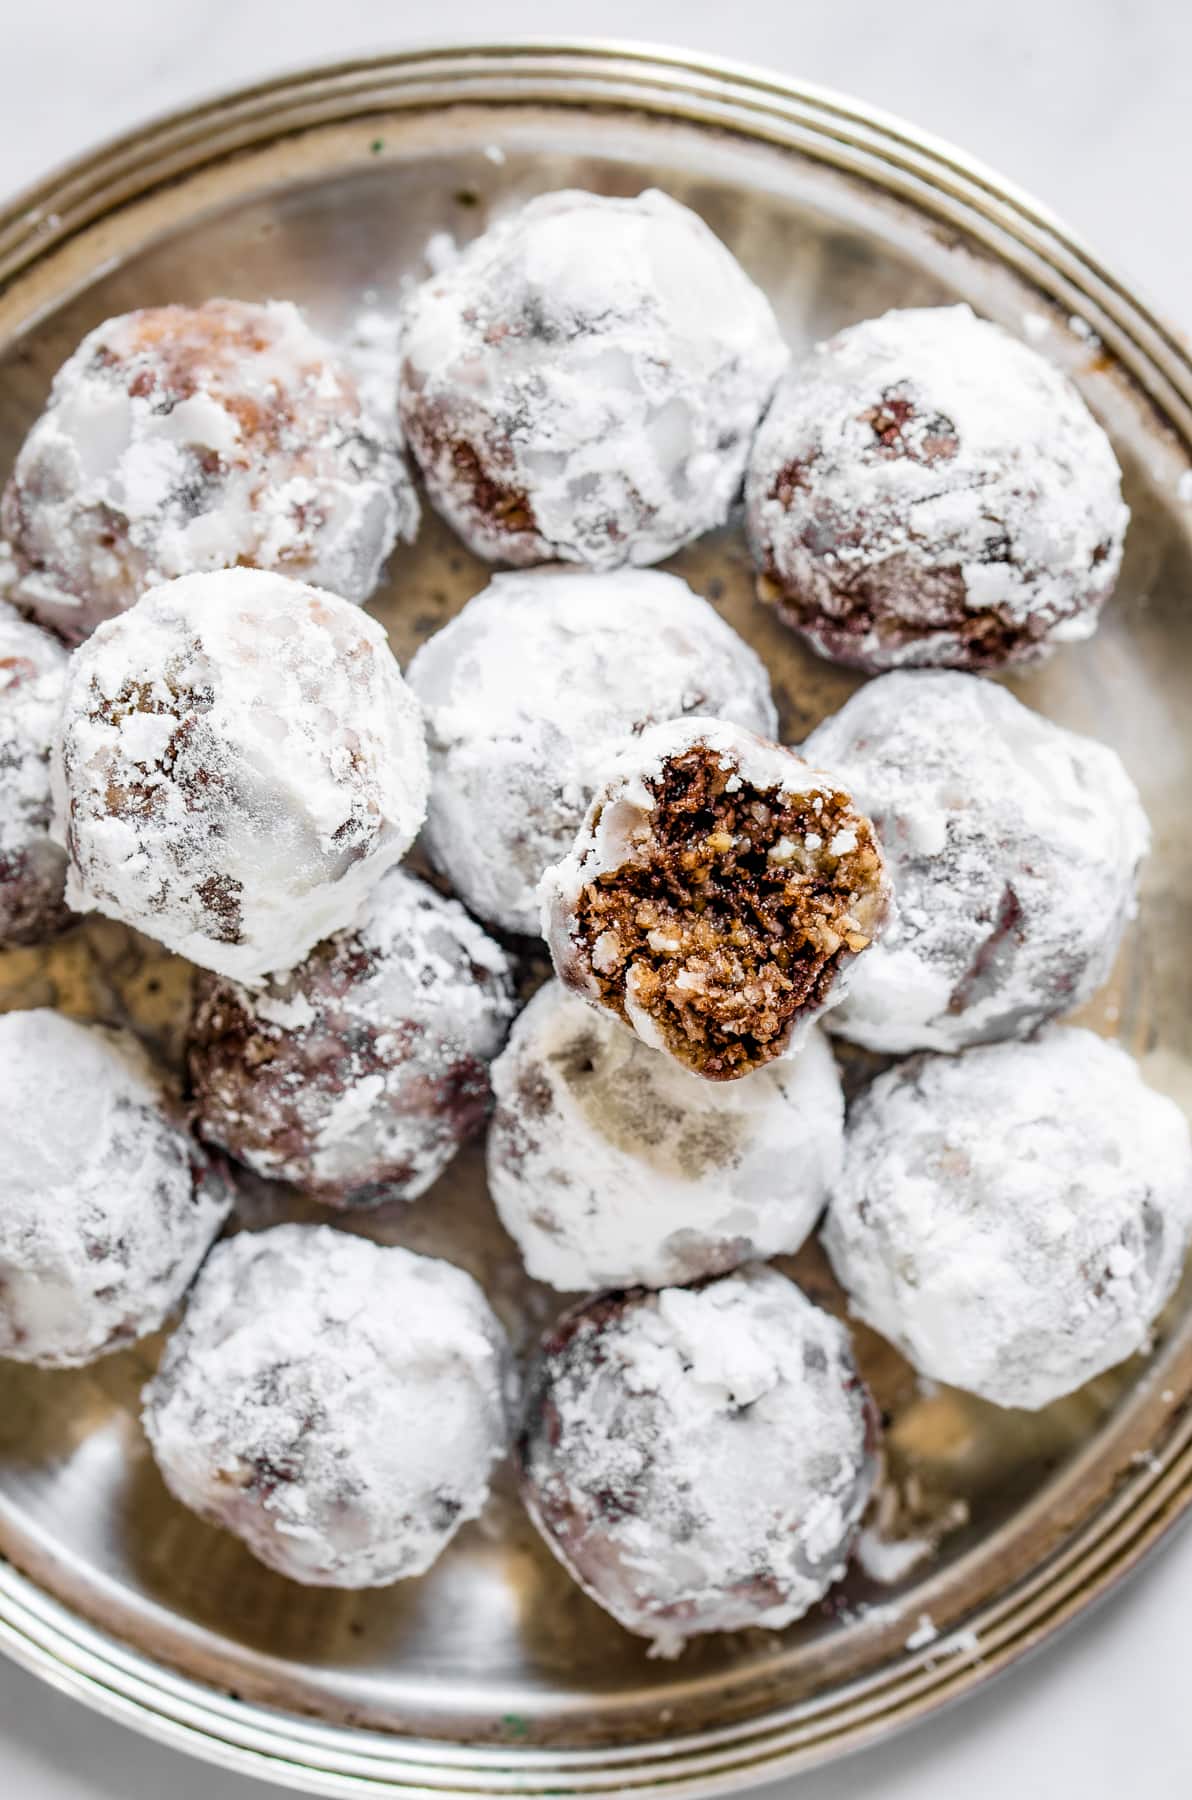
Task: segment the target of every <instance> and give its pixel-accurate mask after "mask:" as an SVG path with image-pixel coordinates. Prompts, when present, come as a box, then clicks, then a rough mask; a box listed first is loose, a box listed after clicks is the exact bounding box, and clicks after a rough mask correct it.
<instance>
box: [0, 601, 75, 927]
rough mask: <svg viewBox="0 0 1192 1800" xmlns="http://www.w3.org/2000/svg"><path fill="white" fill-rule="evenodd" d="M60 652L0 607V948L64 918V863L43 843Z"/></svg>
mask: <svg viewBox="0 0 1192 1800" xmlns="http://www.w3.org/2000/svg"><path fill="white" fill-rule="evenodd" d="M65 681H66V652H65V651H64V650H63V648H62V646H61V645H60V644H59V643H58V642H57V641H56V640H55V639H54V638H52V637H51V636H50V635H49V633H48V632H45V631H42V630H41V629H40V628H39V627H38V626H36V625H30V624H28V623H27V622H26V621H25V620H24V619H22V618H20V617H18V615H17V614H16V613H15V612H14V611H13V610H12V608H11V607H9V606H4V605H2V604H0V948H6V947H7V946H9V945H11V944H39V943H42V942H43V941H44V940H45V939H46V938H48V937H53V936H54V934H55V932H58V931H60V930H61V929H62V927H63V926H64V925H66V924H67V922H68V921H69V918H70V913H69V911H68V909H67V906H66V901H65V899H64V895H63V890H64V888H65V885H66V857H65V855H64V853H63V851H62V849H61V848H60V846H59V845H57V844H55V843H54V842H53V841H52V839H51V837H50V813H51V806H50V746H51V743H52V741H53V736H54V731H55V728H56V726H57V723H58V712H59V708H60V707H61V704H62V689H63V686H64V684H65Z"/></svg>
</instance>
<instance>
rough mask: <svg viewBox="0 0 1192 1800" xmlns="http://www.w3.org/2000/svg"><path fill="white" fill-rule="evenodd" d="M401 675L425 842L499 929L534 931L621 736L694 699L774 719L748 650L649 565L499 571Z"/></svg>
mask: <svg viewBox="0 0 1192 1800" xmlns="http://www.w3.org/2000/svg"><path fill="white" fill-rule="evenodd" d="M406 675H407V680H408V681H409V683H410V686H411V687H412V688H413V690H414V692H415V693H416V694H417V695H418V698H419V699H420V700H421V702H422V704H423V707H424V709H425V712H426V721H427V736H428V742H429V748H430V755H431V796H430V807H429V811H428V813H427V821H426V833H425V837H424V840H423V841H424V844H425V846H426V849H427V852H428V854H429V855H430V857H431V858H432V860H433V861H434V862H435V863H436V865H437V866H438V867H439V868H440V869H441V870H442V871H443V873H444V874H445V875H446V876H447V878H448V880H449V881H450V883H451V887H452V890H453V892H454V893H455V894H456V895H457V896H458V897H459V899H461V900H462V901H463V902H464V904H465V905H466V906H467V907H469V908H470V910H471V911H472V912H474V913H476V914H477V915H478V917H480V918H482V919H486V920H488V921H490V922H491V923H493V924H496V925H500V926H502V927H503V928H504V929H505V930H506V931H521V932H530V933H537V931H538V925H539V918H538V899H537V887H538V882H539V880H540V878H541V876H542V872H543V870H544V869H546V868H548V867H549V866H550V864H551V863H553V862H557V861H558V859H559V858H560V857H563V856H566V854H567V852H568V851H569V850H570V848H571V846H572V844H573V842H574V841H575V834H576V832H577V830H578V829H579V827H580V826H581V825H582V823H583V819H584V815H585V813H586V812H587V810H588V807H589V806H590V805H591V803H592V799H593V797H594V795H595V793H596V790H597V788H598V787H599V785H600V783H601V782H602V781H603V779H604V777H605V774H606V773H607V770H608V766H609V762H610V759H611V758H612V757H613V756H614V755H615V754H616V753H617V751H618V750H619V749H620V748H621V745H622V744H623V742H624V741H625V740H626V739H627V738H629V737H630V736H632V735H633V734H635V733H638V732H640V731H641V730H642V729H643V728H644V727H645V726H647V725H649V724H653V723H656V722H658V721H659V720H663V719H676V718H679V717H680V716H682V715H686V714H693V713H699V714H715V716H716V717H717V718H721V719H728V720H731V721H732V722H733V723H735V724H737V725H745V726H748V728H749V729H750V730H751V731H756V732H758V733H759V734H760V735H761V736H762V737H767V738H772V737H773V736H774V735H775V733H776V732H777V729H778V718H777V714H776V713H775V711H774V705H773V702H772V700H771V698H770V680H769V676H768V674H767V672H766V668H765V665H764V664H763V662H762V660H761V658H760V657H759V656H758V655H757V654H756V652H755V651H753V650H752V649H751V648H750V647H749V645H748V644H746V643H745V641H744V639H742V638H739V637H738V636H737V634H736V632H735V631H733V630H732V629H731V628H730V627H729V626H728V625H726V624H725V622H724V620H723V619H721V618H720V617H719V616H718V615H717V613H716V611H715V609H714V607H712V606H711V605H710V604H709V603H708V601H706V600H702V599H700V598H699V596H698V595H696V594H693V593H692V591H691V589H690V588H689V587H688V586H687V584H686V583H685V582H683V581H680V580H679V579H678V577H677V576H674V575H664V574H662V573H661V572H660V571H659V570H657V569H614V570H610V571H608V572H607V573H605V574H600V573H597V572H594V571H586V570H585V571H580V570H576V569H571V570H568V569H559V568H553V569H552V568H547V569H531V570H527V571H525V572H518V573H510V574H505V575H497V576H496V577H494V579H493V581H492V582H491V583H490V584H489V586H488V587H487V588H486V589H485V590H484V592H483V593H481V594H477V595H476V596H475V597H474V598H473V599H472V600H470V601H469V602H468V604H467V606H465V607H464V609H463V611H462V612H461V613H458V614H457V615H456V617H455V618H454V619H452V620H451V622H450V623H449V624H448V625H446V626H445V627H444V628H443V630H442V631H439V632H437V633H436V634H435V636H434V637H432V638H431V639H430V641H429V642H428V643H426V644H424V645H423V646H422V648H421V650H419V652H418V654H417V655H416V656H415V657H414V659H413V661H412V662H411V664H410V665H409V668H408V670H407V672H406Z"/></svg>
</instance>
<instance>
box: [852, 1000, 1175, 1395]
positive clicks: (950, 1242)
mask: <svg viewBox="0 0 1192 1800" xmlns="http://www.w3.org/2000/svg"><path fill="white" fill-rule="evenodd" d="M1190 1232H1192V1145H1190V1142H1189V1133H1188V1125H1187V1121H1186V1120H1185V1118H1184V1115H1183V1113H1182V1112H1181V1111H1180V1109H1179V1108H1178V1107H1177V1106H1176V1105H1175V1103H1174V1101H1172V1100H1169V1099H1167V1098H1166V1096H1164V1095H1162V1094H1157V1093H1155V1092H1154V1091H1153V1090H1152V1089H1150V1088H1148V1087H1147V1086H1146V1085H1145V1084H1144V1082H1143V1080H1142V1077H1141V1076H1140V1074H1139V1072H1138V1068H1137V1066H1136V1064H1135V1063H1134V1062H1133V1061H1132V1060H1131V1059H1130V1057H1129V1056H1127V1055H1126V1053H1125V1051H1123V1050H1121V1049H1119V1048H1118V1047H1117V1045H1115V1044H1110V1043H1106V1042H1105V1041H1104V1040H1103V1039H1101V1038H1098V1037H1094V1036H1093V1034H1092V1032H1089V1031H1079V1030H1076V1029H1074V1028H1073V1027H1070V1026H1062V1025H1049V1026H1044V1027H1043V1028H1042V1030H1041V1031H1040V1032H1039V1034H1038V1036H1037V1037H1035V1038H1034V1039H1033V1040H1031V1041H1030V1042H1028V1043H1022V1044H1020V1043H1013V1042H1011V1043H1004V1044H987V1045H982V1046H979V1047H978V1048H976V1049H973V1050H965V1051H963V1052H962V1053H961V1054H960V1055H959V1056H954V1057H949V1056H929V1055H925V1056H918V1057H913V1058H912V1059H911V1060H910V1061H908V1062H905V1063H901V1064H899V1066H898V1067H897V1068H895V1069H892V1070H891V1071H890V1072H889V1073H888V1074H886V1075H881V1076H879V1077H878V1079H877V1080H876V1081H875V1082H874V1083H873V1084H872V1086H871V1087H870V1088H868V1090H867V1091H866V1092H865V1093H864V1094H863V1095H862V1096H861V1098H860V1099H859V1100H858V1101H856V1102H855V1103H854V1105H853V1107H852V1110H851V1111H850V1114H849V1125H848V1132H847V1137H846V1146H845V1167H844V1176H843V1179H842V1181H841V1183H840V1186H839V1188H838V1189H837V1192H836V1195H835V1198H834V1199H833V1201H832V1203H831V1206H830V1207H829V1211H828V1222H827V1226H826V1229H825V1233H824V1243H825V1247H826V1249H827V1252H828V1255H829V1257H830V1259H831V1262H832V1266H833V1268H834V1269H835V1271H836V1274H837V1277H838V1278H839V1280H840V1282H841V1284H842V1286H843V1287H844V1288H845V1289H846V1291H847V1292H848V1295H849V1298H850V1303H851V1306H852V1310H853V1312H854V1313H856V1314H857V1315H858V1316H859V1317H860V1318H862V1319H864V1320H865V1322H866V1323H867V1324H869V1325H872V1326H873V1328H874V1330H875V1331H879V1332H881V1333H882V1334H883V1336H885V1337H887V1338H889V1339H890V1341H891V1343H893V1344H896V1345H897V1346H898V1348H899V1349H900V1350H901V1351H902V1352H903V1354H904V1355H905V1356H906V1357H907V1359H908V1360H909V1361H910V1362H911V1363H912V1364H913V1365H914V1367H915V1368H916V1369H918V1370H919V1371H920V1373H922V1374H924V1375H927V1376H930V1377H931V1378H932V1379H933V1380H935V1381H942V1382H946V1383H948V1384H949V1385H950V1386H952V1387H957V1388H964V1389H967V1390H968V1391H969V1392H971V1393H974V1394H979V1395H981V1396H982V1397H983V1398H984V1399H986V1400H992V1401H994V1402H995V1403H996V1404H997V1405H999V1406H1017V1407H1027V1408H1029V1409H1031V1410H1035V1409H1037V1408H1038V1407H1042V1406H1047V1405H1048V1404H1049V1403H1050V1402H1051V1401H1053V1400H1058V1399H1060V1398H1061V1396H1063V1395H1065V1394H1070V1393H1072V1392H1073V1391H1074V1390H1075V1389H1076V1388H1079V1387H1082V1386H1083V1385H1084V1383H1085V1382H1086V1381H1091V1380H1092V1378H1093V1377H1094V1376H1095V1375H1100V1374H1101V1373H1102V1371H1103V1370H1105V1369H1110V1368H1112V1367H1113V1366H1114V1365H1115V1364H1116V1363H1120V1362H1122V1361H1123V1360H1124V1359H1125V1358H1126V1357H1128V1356H1132V1355H1134V1353H1135V1351H1138V1350H1141V1349H1143V1348H1145V1346H1146V1345H1147V1343H1148V1340H1149V1337H1150V1332H1151V1327H1152V1325H1153V1324H1154V1321H1155V1319H1156V1317H1157V1315H1158V1313H1159V1312H1160V1310H1161V1308H1162V1307H1163V1305H1164V1302H1165V1301H1166V1300H1167V1298H1168V1297H1169V1295H1170V1294H1171V1292H1172V1290H1173V1289H1174V1287H1175V1284H1176V1281H1177V1280H1178V1278H1179V1274H1180V1269H1181V1267H1182V1265H1183V1261H1184V1256H1185V1253H1186V1251H1187V1248H1188V1240H1189V1234H1190Z"/></svg>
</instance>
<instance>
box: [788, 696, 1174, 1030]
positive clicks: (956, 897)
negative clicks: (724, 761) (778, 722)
mask: <svg viewBox="0 0 1192 1800" xmlns="http://www.w3.org/2000/svg"><path fill="white" fill-rule="evenodd" d="M803 754H804V755H805V756H807V757H808V758H809V759H810V760H811V761H813V762H816V763H821V764H823V765H825V766H826V767H828V768H831V769H835V770H837V771H838V772H839V774H840V777H841V779H842V780H843V781H845V782H847V783H848V786H849V788H850V790H851V792H852V793H853V795H854V796H855V798H856V802H857V805H858V806H861V807H863V808H864V810H865V812H866V813H867V814H868V815H869V817H870V818H871V819H872V820H873V822H874V825H875V826H876V827H877V832H878V836H879V838H880V839H881V844H882V850H883V852H884V854H885V858H886V866H887V868H888V870H889V872H890V879H891V883H892V885H893V889H894V908H893V915H892V918H891V921H890V924H889V925H888V927H887V929H886V931H885V933H884V934H883V936H882V939H881V942H880V943H878V944H875V945H874V946H873V949H872V951H871V952H870V953H869V954H868V955H866V956H865V957H864V958H863V959H862V961H861V963H860V964H859V966H858V968H857V970H856V974H855V977H854V979H853V981H852V983H851V985H850V987H849V990H848V993H847V994H846V995H845V998H844V1000H843V1002H842V1003H841V1005H840V1006H839V1007H838V1008H837V1009H836V1011H835V1012H833V1013H832V1015H831V1018H830V1020H829V1024H830V1027H831V1029H832V1030H833V1031H838V1032H839V1033H840V1034H841V1036H842V1037H847V1038H851V1039H852V1040H853V1041H854V1042H855V1043H859V1044H864V1045H866V1046H867V1048H869V1049H870V1050H883V1051H892V1052H895V1053H898V1052H901V1051H906V1050H961V1049H963V1048H964V1047H965V1045H966V1044H977V1043H984V1042H988V1041H990V1040H992V1039H996V1038H1003V1037H1021V1036H1025V1035H1026V1033H1027V1032H1028V1031H1030V1030H1031V1029H1032V1028H1033V1027H1034V1026H1036V1025H1038V1024H1039V1023H1040V1021H1041V1020H1043V1019H1046V1018H1049V1017H1051V1016H1052V1015H1053V1014H1055V1013H1061V1012H1067V1011H1069V1010H1070V1009H1071V1008H1072V1007H1075V1006H1079V1005H1080V1004H1081V1003H1082V1002H1083V1001H1085V1000H1087V999H1088V998H1089V997H1090V995H1091V994H1093V993H1094V992H1095V991H1096V989H1097V988H1098V987H1100V985H1101V983H1102V982H1103V981H1104V980H1105V979H1106V977H1107V976H1108V974H1109V971H1110V969H1111V967H1112V965H1113V959H1114V956H1115V955H1116V953H1117V948H1118V944H1119V943H1120V941H1121V936H1122V932H1123V930H1124V929H1125V926H1126V923H1127V921H1128V920H1129V919H1130V918H1131V917H1132V916H1133V913H1134V911H1135V892H1136V886H1137V876H1138V867H1139V863H1140V862H1141V860H1142V858H1143V856H1144V855H1145V853H1146V849H1147V845H1148V840H1149V830H1148V826H1147V820H1146V814H1145V813H1144V812H1143V810H1142V805H1141V803H1140V801H1139V798H1138V794H1137V791H1136V790H1135V787H1134V784H1133V782H1132V781H1131V780H1130V777H1129V776H1128V775H1127V774H1126V771H1125V770H1124V769H1123V767H1122V765H1121V762H1120V761H1119V759H1118V757H1117V756H1116V755H1115V753H1114V752H1113V751H1112V750H1111V749H1109V748H1108V746H1107V745H1105V744H1098V743H1095V742H1094V741H1093V739H1092V738H1086V737H1079V736H1078V735H1077V734H1076V733H1075V732H1073V731H1065V730H1064V729H1063V728H1062V727H1061V726H1059V725H1053V724H1052V723H1051V721H1050V720H1049V719H1045V718H1041V717H1040V715H1039V714H1038V713H1034V712H1031V711H1030V709H1029V708H1028V707H1025V706H1023V705H1021V704H1020V702H1019V701H1017V700H1015V699H1014V697H1013V695H1012V694H1009V693H1007V692H1006V690H1005V689H1004V688H1001V687H997V686H995V685H994V683H993V682H990V681H983V680H981V679H979V678H978V677H977V676H975V675H962V674H959V673H954V672H950V671H947V670H938V671H926V670H925V671H922V672H920V673H917V674H911V673H895V674H890V675H883V676H881V677H880V678H879V679H878V680H877V681H871V682H868V683H867V684H866V685H865V686H864V687H863V688H861V689H859V690H858V692H857V693H855V694H854V695H853V697H852V699H851V700H850V701H849V702H848V704H847V705H846V706H844V707H842V708H841V710H840V711H839V712H838V713H837V714H835V716H834V717H833V718H830V719H827V720H825V722H824V723H823V724H822V725H820V726H819V727H818V729H817V730H815V731H814V732H812V734H811V736H810V737H809V738H808V739H807V742H806V743H805V744H804V745H803Z"/></svg>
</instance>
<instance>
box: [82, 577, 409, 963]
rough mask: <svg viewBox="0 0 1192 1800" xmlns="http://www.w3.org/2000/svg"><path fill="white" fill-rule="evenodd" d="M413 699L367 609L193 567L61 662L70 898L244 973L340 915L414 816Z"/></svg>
mask: <svg viewBox="0 0 1192 1800" xmlns="http://www.w3.org/2000/svg"><path fill="white" fill-rule="evenodd" d="M426 787H427V770H426V748H425V742H424V734H423V729H422V716H421V713H420V710H419V707H418V702H417V701H416V700H415V699H414V696H413V695H412V694H411V693H410V691H409V689H408V688H407V687H406V685H405V683H404V682H403V680H402V678H401V673H400V671H399V669H398V666H397V663H396V662H395V661H394V659H393V656H392V654H391V653H390V651H389V647H388V645H387V643H386V641H385V633H384V632H383V630H382V629H381V627H380V626H379V625H378V624H377V623H376V622H375V620H373V619H370V618H368V617H367V616H366V615H365V614H364V613H362V612H360V611H359V610H358V608H356V607H354V606H351V605H349V603H348V602H347V601H346V600H339V599H337V598H336V597H335V596H334V595H333V594H324V593H322V592H320V591H319V590H318V589H317V588H309V587H304V586H303V585H302V584H301V583H299V582H296V581H288V580H286V578H285V577H284V576H280V575H267V574H264V573H262V572H260V571H258V570H252V569H225V570H221V571H220V572H219V573H217V574H211V575H189V576H184V577H183V578H182V579H181V580H179V581H174V582H167V583H166V584H165V585H163V586H162V587H159V588H154V589H152V590H151V592H150V593H148V594H146V596H145V598H144V599H143V600H141V601H139V602H138V604H137V605H136V606H135V607H134V608H133V609H132V610H131V611H130V612H127V613H123V614H121V615H120V617H119V618H116V619H112V620H109V621H108V623H107V624H105V625H103V626H102V627H101V628H100V629H99V630H98V631H97V632H96V634H95V636H94V637H92V638H91V639H90V640H89V641H88V642H87V643H86V644H84V645H83V646H82V647H81V649H79V650H78V651H77V653H76V654H75V656H74V658H73V659H72V662H71V667H70V672H69V675H68V679H67V687H66V699H65V706H64V712H63V725H62V736H61V744H60V747H59V751H58V753H57V755H56V757H55V764H54V792H55V808H56V815H57V830H58V832H59V833H60V834H61V835H62V837H63V841H64V842H65V843H66V846H67V850H68V853H69V855H70V860H71V868H70V876H69V880H68V884H67V897H68V899H69V900H70V902H71V904H72V905H73V906H75V907H76V908H78V909H79V910H83V909H85V908H88V907H94V908H96V909H97V910H98V911H99V912H103V913H107V914H108V915H109V916H110V917H112V918H117V919H123V920H124V922H125V923H126V924H129V925H133V926H136V927H137V929H138V930H140V931H144V932H146V933H147V934H148V935H149V936H150V937H155V938H157V939H158V940H159V941H160V942H161V943H163V944H165V945H166V946H167V947H168V948H169V949H171V950H176V951H178V952H179V953H180V954H181V955H183V956H187V957H189V958H190V960H191V961H192V962H196V963H199V964H200V965H201V966H202V967H204V968H209V969H215V970H217V971H218V972H219V973H220V974H223V975H230V976H232V977H234V978H235V979H237V980H240V981H244V982H248V983H249V984H252V983H255V982H258V981H260V980H261V979H262V978H263V977H264V976H265V975H266V974H268V973H269V972H270V971H272V970H277V969H287V968H292V967H293V966H294V964H295V963H297V962H299V961H300V960H301V958H302V957H303V956H304V955H305V954H306V952H307V951H308V950H309V949H310V948H311V946H312V945H314V944H316V943H318V942H319V941H320V940H321V939H322V938H325V937H328V936H329V935H330V934H331V933H332V932H334V931H338V930H340V929H341V928H342V927H344V926H345V925H348V924H350V923H351V922H352V921H353V920H354V919H355V917H356V916H357V914H358V912H359V911H360V908H361V906H362V905H363V903H364V901H365V900H366V899H367V897H368V893H369V891H370V889H371V888H372V887H373V885H374V884H375V883H376V882H377V881H378V880H379V879H380V877H381V876H382V875H383V874H384V873H385V870H386V869H388V868H390V867H391V866H392V865H393V864H394V863H395V862H397V861H398V859H399V858H400V857H401V856H402V855H403V853H404V852H405V850H406V849H407V848H408V847H409V845H410V843H411V841H412V840H413V838H414V836H415V833H416V832H417V830H418V827H419V825H420V824H421V822H422V818H423V814H424V812H425V810H426Z"/></svg>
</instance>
